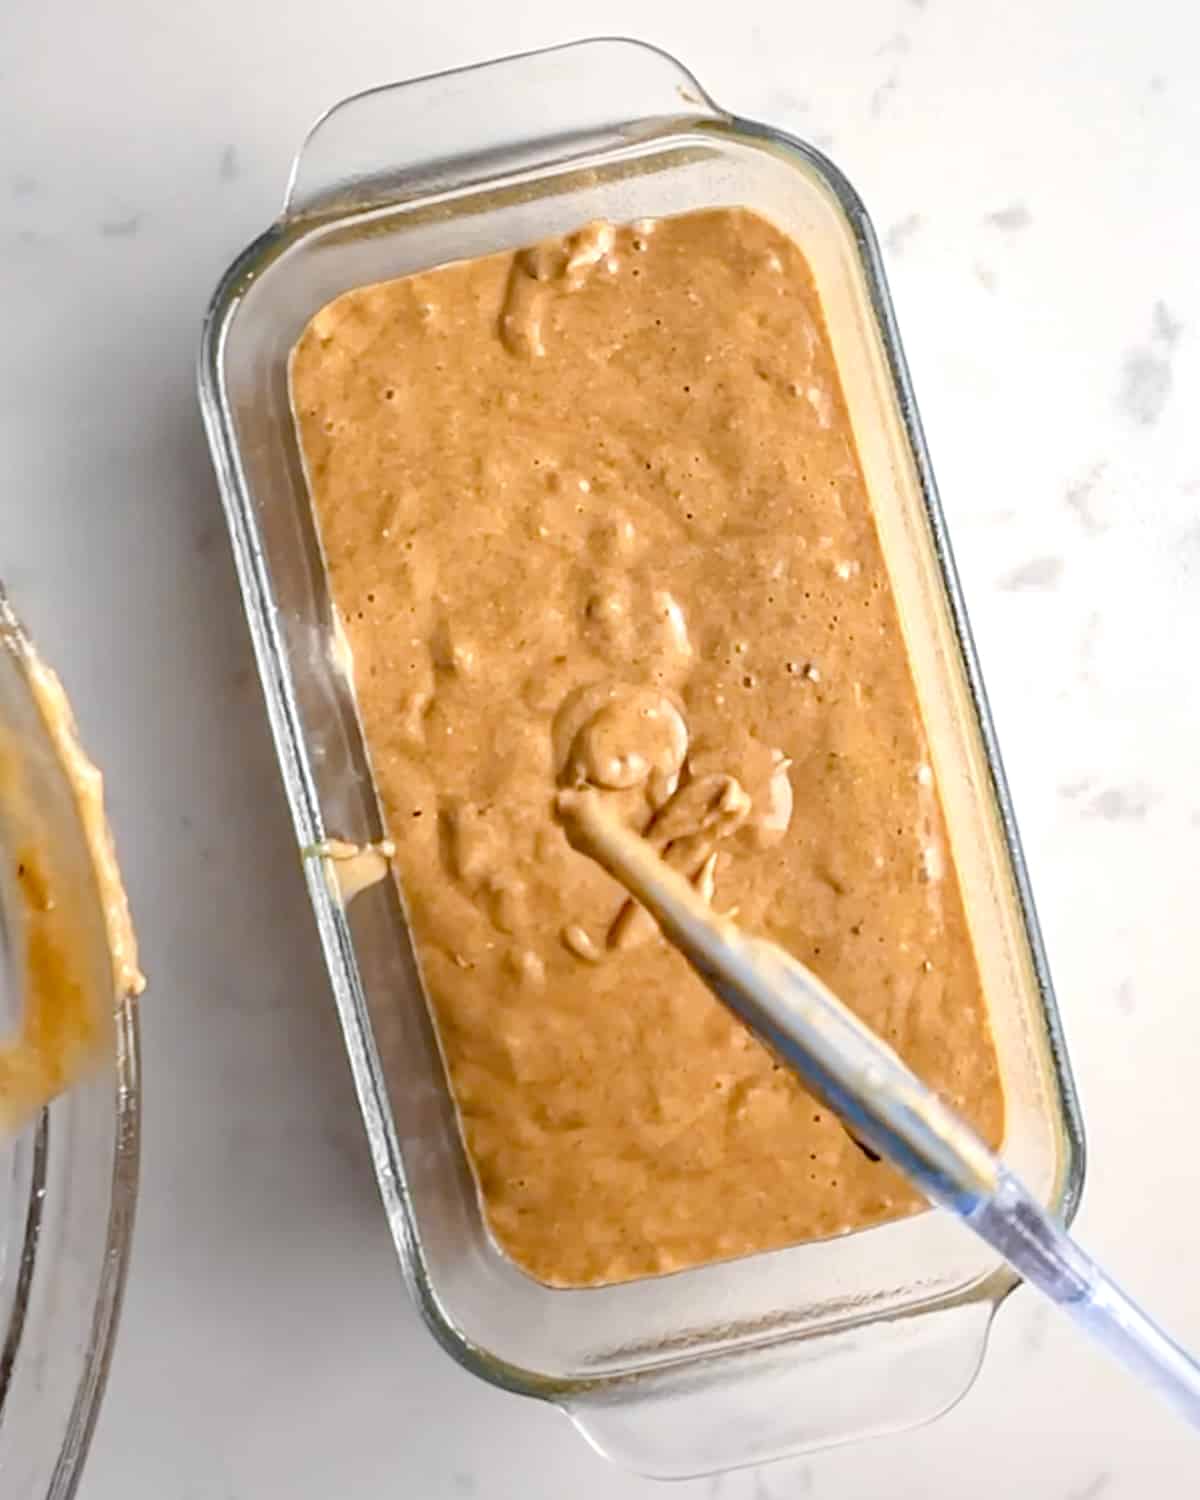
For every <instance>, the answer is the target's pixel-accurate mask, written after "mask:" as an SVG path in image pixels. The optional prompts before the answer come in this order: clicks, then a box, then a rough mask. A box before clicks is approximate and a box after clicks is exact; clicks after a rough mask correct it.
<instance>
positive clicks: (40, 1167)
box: [0, 596, 138, 1500]
mask: <svg viewBox="0 0 1200 1500" xmlns="http://www.w3.org/2000/svg"><path fill="white" fill-rule="evenodd" d="M0 601H2V596H0ZM27 666H28V656H27V647H26V644H25V641H24V637H23V636H22V635H21V633H20V631H19V629H18V627H17V626H16V622H15V621H14V620H13V619H12V617H11V615H10V614H9V612H8V610H7V607H6V606H5V605H3V603H2V602H0V740H2V741H3V744H4V747H5V751H6V754H7V756H8V757H9V758H10V762H9V763H10V764H12V765H15V767H16V774H17V775H18V776H19V777H20V778H21V781H22V784H23V790H22V796H21V798H19V799H15V798H6V797H0V851H2V853H3V860H2V861H0V866H2V868H0V1036H3V1035H12V1034H13V1033H14V1032H15V1031H16V1029H17V1027H18V1025H19V1023H20V1018H21V1016H22V1014H23V1011H24V1007H25V1003H26V997H27V995H28V993H29V986H30V975H29V972H28V966H27V958H26V950H25V944H24V943H23V941H22V931H23V910H22V904H21V901H22V898H21V895H20V891H19V888H18V886H17V882H16V879H15V868H16V861H17V859H18V857H19V851H20V850H21V849H22V847H23V846H25V844H26V843H27V840H28V838H29V836H30V829H29V826H28V823H29V818H30V816H31V815H32V816H34V817H35V818H36V823H37V830H38V835H39V848H40V850H41V853H42V857H43V858H44V860H45V862H46V864H47V866H48V867H49V868H50V869H51V870H52V871H53V875H54V885H55V888H56V889H57V890H60V891H65V892H67V902H68V904H69V906H70V915H71V930H72V934H73V938H74V939H75V947H74V949H73V953H74V961H75V963H76V965H77V966H78V969H77V971H78V973H79V975H80V976H81V978H82V979H83V981H84V982H86V983H88V984H94V985H96V986H98V988H97V989H96V990H94V991H93V993H94V994H95V995H96V996H97V997H105V998H106V997H107V995H108V994H110V993H111V992H112V989H113V969H112V958H111V954H110V951H109V943H108V935H107V930H106V926H105V916H104V909H103V904H102V901H101V897H100V889H99V886H98V883H97V877H96V871H95V867H94V864H93V858H92V846H91V844H90V843H89V841H88V837H87V832H86V829H85V827H84V823H83V819H82V817H81V814H80V810H79V807H78V804H77V802H76V799H75V796H74V793H73V791H72V786H71V782H70V781H69V779H68V777H67V774H66V772H65V770H64V768H63V765H62V762H61V759H60V754H59V744H58V742H57V741H56V740H55V738H54V737H53V736H52V735H51V734H50V733H49V731H48V730H47V727H46V724H45V722H44V720H43V718H42V713H41V710H40V708H39V704H38V700H37V697H36V695H35V693H34V692H33V691H32V689H31V686H30V681H29V676H28V671H27ZM102 1009H106V1007H102ZM104 1020H105V1022H106V1023H107V1015H105V1016H104ZM95 1050H97V1051H98V1056H96V1057H95V1058H94V1059H93V1060H92V1064H91V1066H90V1068H89V1070H88V1071H87V1072H86V1074H85V1076H84V1077H83V1078H82V1079H81V1080H80V1081H79V1082H77V1083H76V1084H75V1085H74V1086H73V1087H72V1088H71V1089H70V1090H69V1091H68V1092H66V1093H64V1094H63V1095H61V1096H60V1097H59V1098H57V1099H56V1100H55V1101H54V1102H53V1103H52V1104H50V1105H49V1106H48V1107H46V1108H45V1109H43V1110H41V1111H40V1112H39V1113H38V1114H37V1115H36V1116H35V1117H34V1118H33V1119H32V1120H30V1121H29V1122H28V1123H27V1124H26V1125H25V1126H24V1127H23V1128H22V1129H20V1130H19V1131H18V1132H17V1133H16V1134H15V1135H5V1134H2V1133H0V1495H3V1496H4V1500H67V1497H69V1496H71V1495H73V1494H74V1493H75V1490H76V1486H77V1484H78V1481H79V1476H80V1471H81V1469H82V1465H83V1460H84V1458H85V1456H86V1453H87V1448H88V1443H89V1441H90V1439H91V1435H92V1429H93V1427H94V1425H95V1421H96V1414H97V1410H98V1408H99V1404H100V1398H101V1395H102V1394H103V1390H104V1382H105V1377H106V1375H107V1373H108V1366H109V1360H110V1356H111V1353H112V1344H113V1336H114V1334H115V1331H116V1326H117V1316H118V1312H119V1310H120V1304H121V1293H122V1289H123V1286H124V1282H125V1270H126V1265H127V1262H128V1256H129V1245H130V1232H131V1229H132V1227H133V1209H134V1201H135V1198H136V1194H137V1177H138V1042H137V1013H136V1005H135V1002H134V1001H132V1000H130V999H128V998H121V999H119V1000H118V1002H117V1004H116V1005H115V1007H114V1009H113V1024H112V1025H111V1026H108V1025H107V1024H105V1025H104V1026H103V1028H102V1032H101V1035H100V1037H99V1039H98V1041H97V1042H96V1044H95Z"/></svg>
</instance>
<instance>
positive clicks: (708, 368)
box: [291, 210, 1003, 1286]
mask: <svg viewBox="0 0 1200 1500" xmlns="http://www.w3.org/2000/svg"><path fill="white" fill-rule="evenodd" d="M291 379H292V394H293V401H294V406H295V411H296V414H297V420H298V423H299V428H300V435H301V441H302V446H303V451H304V455H305V459H306V464H307V469H308V474H309V479H310V484H311V488H312V494H313V500H314V504H315V510H316V515H317V520H318V525H319V529H320V534H321V537H322V541H323V545H324V550H325V555H326V558H327V560H328V565H329V572H330V576H331V580H332V589H333V595H334V599H335V602H336V605H337V608H338V610H339V612H340V615H341V618H342V622H343V624H344V627H345V632H346V635H347V637H348V640H349V643H350V646H351V649H352V652H353V660H354V677H355V684H356V688H357V694H358V702H359V705H360V708H361V712H362V717H363V723H364V726H365V731H366V735H367V741H368V744H369V746H370V750H371V755H372V760H373V764H374V768H375V775H376V779H377V784H378V788H379V792H380V795H381V797H382V801H383V805H384V809H385V814H386V819H387V824H388V829H389V832H390V834H391V835H392V837H393V838H394V840H395V843H396V859H395V864H396V868H397V873H398V876H399V879H400V882H401V886H402V889H403V892H404V895H405V897H406V898H407V902H408V907H409V911H410V913H411V917H412V922H413V926H414V929H415V933H416V938H417V942H418V947H419V952H420V956H421V961H422V965H423V969H424V974H425V980H426V984H427V987H428V990H429V994H430V998H431V1000H432V1003H433V1007H434V1011H435V1013H436V1016H437V1021H438V1026H439V1030H440V1033H441V1037H442V1040H443V1044H444V1047H445V1051H446V1056H447V1059H448V1063H449V1067H450V1074H451V1080H452V1084H453V1088H454V1093H455V1096H456V1099H457V1102H458V1106H459V1109H460V1111H461V1115H462V1120H463V1125H464V1129H465V1133H466V1139H467V1144H468V1148H469V1153H470V1156H471V1159H472V1161H473V1164H474V1168H475V1171H476V1173H477V1176H478V1180H479V1185H480V1189H481V1192H482V1197H483V1203H484V1207H485V1210H486V1213H487V1218H488V1222H489V1224H490V1226H491V1229H492V1232H493V1234H494V1235H495V1237H496V1239H497V1240H498V1241H499V1243H500V1244H501V1246H502V1247H503V1248H504V1249H505V1250H506V1251H507V1252H508V1253H509V1254H510V1255H511V1256H512V1258H513V1259H514V1260H515V1261H516V1262H517V1263H518V1264H519V1265H521V1266H523V1267H524V1268H525V1269H526V1270H528V1271H529V1272H530V1273H532V1274H533V1275H534V1276H536V1277H539V1278H540V1279H542V1280H543V1281H547V1282H550V1283H553V1284H556V1285H564V1286H578V1285H590V1284H595V1283H598V1282H605V1281H617V1280H622V1279H625V1278H628V1277H635V1276H644V1275H647V1274H653V1273H655V1272H661V1271H670V1270H675V1269H678V1268H680V1267H683V1266H691V1265H696V1264H698V1263H702V1262H705V1261H711V1260H715V1259H719V1258H723V1257H727V1256H735V1255H744V1254H746V1253H747V1252H750V1251H756V1250H764V1249H768V1248H771V1247H776V1246H781V1245H788V1244H792V1243H795V1242H797V1241H801V1240H807V1239H813V1238H817V1237H821V1236H825V1235H830V1234H836V1233H839V1232H841V1231H844V1230H848V1229H853V1228H857V1227H859V1226H862V1225H866V1224H871V1223H875V1222H877V1221H879V1220H881V1219H887V1218H892V1217H896V1216H898V1215H902V1214H906V1213H908V1212H910V1211H911V1210H912V1209H913V1208H914V1207H916V1206H917V1205H918V1199H917V1196H916V1195H915V1194H914V1192H913V1191H912V1190H911V1189H910V1188H909V1187H908V1186H907V1185H906V1184H905V1183H904V1182H903V1181H901V1180H900V1179H899V1178H898V1177H897V1176H896V1175H895V1174H894V1173H893V1172H892V1171H891V1170H890V1169H888V1168H887V1167H886V1166H883V1165H879V1164H876V1163H873V1162H871V1161H869V1160H868V1159H867V1157H866V1156H865V1155H864V1154H863V1152H862V1151H861V1150H860V1148H859V1147H857V1146H856V1145H855V1144H854V1143H853V1142H852V1141H851V1140H850V1139H849V1137H848V1136H847V1135H846V1132H845V1131H844V1130H843V1128H842V1127H841V1125H840V1124H839V1123H838V1121H837V1120H836V1119H835V1118H833V1117H832V1116H831V1115H830V1114H829V1113H828V1112H827V1111H826V1110H824V1109H822V1108H821V1107H820V1106H818V1105H816V1104H814V1103H813V1101H812V1100H811V1099H810V1098H809V1097H808V1096H807V1095H805V1094H804V1093H803V1091H802V1090H801V1089H800V1088H799V1087H798V1085H797V1084H796V1083H795V1082H794V1081H793V1079H792V1078H791V1076H790V1075H789V1074H788V1073H786V1072H784V1071H782V1070H781V1069H780V1067H779V1066H778V1065H777V1064H776V1063H775V1062H774V1061H773V1060H772V1058H771V1057H770V1056H769V1055H768V1054H767V1053H766V1052H765V1051H764V1050H763V1049H762V1048H761V1047H760V1046H759V1045H758V1044H757V1043H756V1042H755V1041H754V1040H752V1039H751V1038H750V1037H749V1036H748V1035H747V1034H746V1033H745V1032H744V1031H743V1030H742V1028H741V1027H740V1026H739V1025H738V1023H737V1022H735V1021H734V1020H733V1019H731V1017H730V1016H729V1015H728V1014H727V1013H726V1012H725V1011H724V1010H723V1008H722V1007H721V1006H720V1005H719V1004H718V1003H717V1002H716V1001H715V1000H714V999H712V998H711V997H710V995H709V994H708V993H707V991H706V990H705V989H704V988H703V987H702V985H701V984H700V982H699V981H698V980H697V979H696V978H695V977H693V975H692V974H691V973H690V971H689V970H688V969H687V967H686V966H685V964H684V962H683V960H682V959H681V958H679V957H678V956H677V955H676V954H675V953H674V952H673V951H672V950H670V949H668V948H667V947H666V945H665V944H664V943H663V941H662V940H661V938H659V936H658V935H657V933H656V932H655V931H654V930H653V929H652V928H651V927H650V925H649V924H648V923H647V922H646V921H645V920H639V919H640V918H642V914H641V913H640V912H639V911H638V910H637V909H636V908H630V907H628V906H627V905H626V903H625V900H624V896H623V893H622V892H621V890H620V889H619V887H618V886H617V885H616V884H615V882H613V881H612V880H610V879H609V878H608V877H607V876H606V875H604V874H603V873H602V872H601V871H600V870H599V869H598V868H597V867H596V866H595V865H593V864H592V863H591V861H589V860H587V859H586V858H584V857H583V856H582V855H579V854H576V853H575V852H573V851H572V850H571V849H570V848H569V847H568V845H567V842H566V840H565V838H564V836H563V833H562V831H561V829H560V828H559V827H558V826H557V825H556V823H555V821H554V817H553V798H554V793H555V790H556V787H558V786H562V785H580V784H586V785H592V786H597V787H599V788H601V789H602V790H603V792H604V795H605V796H606V797H607V798H609V799H611V805H612V806H613V807H614V808H616V809H617V810H619V812H620V813H621V814H622V815H623V816H624V817H626V818H627V819H628V820H629V821H630V822H631V823H633V824H635V825H636V826H637V827H639V828H641V829H644V830H645V831H646V832H647V834H648V836H649V837H650V838H651V839H653V840H654V841H655V842H656V844H657V846H658V847H659V848H660V849H661V850H663V851H664V853H665V857H666V858H667V859H668V860H669V861H671V862H672V863H674V864H675V865H676V866H677V867H678V868H680V869H682V870H684V871H685V873H686V874H687V875H688V876H689V877H690V878H691V879H693V881H694V882H695V883H696V885H697V886H698V887H699V888H700V889H701V890H703V891H704V892H705V893H706V894H707V895H708V896H709V899H710V900H712V901H713V902H714V903H715V905H716V906H717V908H718V909H720V910H729V909H731V908H736V909H737V912H738V919H739V921H740V922H741V923H742V924H744V925H745V926H746V927H747V928H749V929H750V930H752V931H757V932H761V933H764V934H766V935H769V936H770V937H772V938H774V939H775V940H776V941H778V942H780V943H782V944H784V945H785V946H786V947H788V948H790V949H791V950H792V951H793V952H795V953H796V954H797V955H798V956H799V957H800V958H802V959H803V960H805V961H806V962H808V963H810V964H811V965H812V967H813V968H814V969H815V970H816V971H817V972H818V973H819V974H820V975H821V976H822V977H823V978H824V979H825V980H826V981H827V982H828V983H829V984H830V985H831V986H832V987H833V989H834V990H835V991H836V992H837V993H838V994H839V995H841V996H842V997H843V998H844V999H845V1000H846V1001H848V1002H849V1003H850V1004H851V1005H852V1006H854V1007H855V1008H856V1009H857V1010H858V1011H859V1012H860V1013H861V1014H862V1016H863V1017H864V1018H865V1019H866V1020H867V1021H868V1022H869V1023H870V1024H871V1025H872V1026H874V1027H875V1028H876V1029H877V1030H878V1031H880V1032H881V1033H882V1034H883V1035H884V1036H885V1037H886V1038H887V1039H889V1040H890V1041H891V1042H892V1043H893V1044H894V1045H895V1046H896V1047H897V1048H898V1050H899V1051H900V1052H901V1054H902V1055H903V1056H904V1057H905V1059H906V1060H907V1061H908V1062H909V1063H910V1064H911V1065H912V1066H913V1067H914V1068H915V1069H916V1070H917V1071H918V1072H919V1073H921V1074H922V1075H923V1076H924V1077H925V1078H927V1079H928V1080H929V1081H930V1082H931V1083H932V1084H934V1085H935V1086H936V1087H937V1088H939V1089H940V1090H942V1091H943V1092H944V1094H945V1095H946V1096H947V1097H948V1098H949V1099H951V1100H952V1101H953V1102H954V1103H956V1104H957V1105H959V1106H961V1107H962V1108H963V1109H964V1110H965V1111H966V1113H967V1114H968V1115H969V1116H970V1117H971V1118H972V1119H973V1120H974V1121H975V1122H976V1124H977V1125H978V1126H979V1127H980V1128H981V1129H982V1131H983V1133H984V1134H985V1135H986V1136H987V1137H988V1139H989V1140H990V1141H992V1142H993V1143H995V1142H998V1140H999V1138H1000V1135H1001V1132H1002V1121H1003V1101H1002V1096H1001V1091H1000V1085H999V1081H998V1077H997V1068H996V1059H995V1054H994V1051H993V1046H992V1041H991V1037H990V1034H989V1030H988V1024H987V1019H986V1014H985V1008H984V1001H983V996H982V994H981V992H980V981H979V976H978V973H977V969H976V963H975V958H974V955H973V952H972V948H971V943H970V938H969V935H968V932H967V928H966V924H965V920H964V915H963V910H962V903H961V899H960V895H959V889H958V883H957V879H956V876H955V872H954V870H953V868H952V866H951V863H950V856H949V852H948V849H947V845H946V841H945V836H944V830H943V822H942V815H941V810H940V806H939V801H938V796H937V792H936V790H935V788H934V786H933V778H932V775H931V772H930V769H929V765H928V761H927V752H926V745H925V738H924V734H923V731H922V726H921V723H920V719H919V716H918V710H917V704H916V699H915V695H914V690H913V685H912V681H911V677H910V673H909V668H908V664H907V660H906V657H905V652H904V648H903V644H902V642H901V639H900V635H899V631H898V627H897V622H896V615H895V611H894V607H893V603H892V598H891V594H890V590H889V584H888V579H887V574H886V572H885V570H884V565H883V559H882V557H881V555H880V548H879V542H878V540H877V537H876V533H875V528H874V524H873V521H872V518H871V511H870V506H869V503H868V499H867V496H866V493H865V491H864V487H863V481H862V477H861V474H860V471H859V466H858V461H857V458H856V454H855V448H854V441H853V438H852V435H851V431H850V426H849V422H848V418H847V415H846V412H845V408H844V405H843V400H842V396H841V392H840V388H839V383H838V378H837V374H836V371H835V369H834V366H833V362H832V356H831V352H830V346H829V342H828V338H827V335H826V331H825V327H824V322H823V318H822V313H821V308H820V306H819V303H818V300H817V296H816V292H815V288H814V285H813V281H812V278H811V275H810V273H809V270H808V268H807V266H806V264H805V261H804V259H803V256H802V255H801V253H800V251H799V250H798V249H797V247H796V246H795V245H793V244H792V243H791V242H790V241H789V240H788V239H786V238H785V237H784V236H783V235H782V234H780V233H779V232H778V231H777V230H776V229H774V228H773V227H772V226H770V225H769V224H767V223H765V222H764V221H763V220H761V219H759V218H757V217H755V216H753V215H751V214H749V213H746V212H742V211H732V210H731V211H720V212H708V213H702V214H692V215H688V216H685V217H681V218H676V219H669V220H661V221H658V222H655V223H640V224H637V225H633V226H629V227H625V228H621V229H617V230H615V231H614V230H613V229H612V228H611V227H610V226H606V225H591V226H588V227H586V228H585V229H583V230H581V231H580V232H579V233H578V234H577V235H574V236H572V237H570V238H568V239H567V240H565V241H562V242H554V243H552V244H548V245H542V246H538V247H535V248H534V249H532V250H529V251H524V252H522V253H520V254H518V255H516V256H513V255H508V254H505V255H496V256H492V257H489V258H486V259H482V260H476V261H471V262H468V263H463V264H459V265H453V266H448V267H445V268H443V269H440V270H436V271H432V272H430V273H428V274H426V275H420V276H413V277H407V278H405V279H403V280H397V281H392V282H387V283H384V284H382V285H378V286H370V287H364V288H362V289H360V290H358V291H354V292H350V293H348V294H346V295H345V296H343V297H340V298H338V300H337V301H335V302H333V303H331V304H330V305H329V306H328V307H326V308H324V309H323V310H322V311H321V312H320V313H318V314H317V316H316V317H315V318H314V319H313V321H312V323H311V324H310V325H309V327H308V329H307V330H306V331H305V333H304V336H303V337H302V338H301V340H300V342H299V344H298V345H297V347H296V350H295V352H294V355H293V360H292V369H291Z"/></svg>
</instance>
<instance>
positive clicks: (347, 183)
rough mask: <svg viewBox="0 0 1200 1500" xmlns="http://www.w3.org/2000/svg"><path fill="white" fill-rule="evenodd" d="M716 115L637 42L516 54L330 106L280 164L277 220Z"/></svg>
mask: <svg viewBox="0 0 1200 1500" xmlns="http://www.w3.org/2000/svg"><path fill="white" fill-rule="evenodd" d="M724 118H725V115H724V113H723V112H722V111H721V110H719V109H718V108H717V106H716V105H715V104H714V103H713V102H712V100H711V99H709V98H708V96H707V95H706V94H705V92H704V90H703V89H702V88H701V87H700V85H699V84H698V83H697V82H696V80H695V79H694V78H693V77H692V75H691V74H690V73H689V72H688V71H687V69H686V68H684V67H683V66H682V65H681V64H679V63H677V62H676V61H675V59H674V58H672V57H670V56H668V55H667V53H665V52H660V51H659V50H658V48H656V47H651V46H649V45H647V44H646V43H644V42H635V41H630V40H625V39H621V38H615V37H603V38H596V39H593V40H589V41H582V42H572V43H570V44H569V45H567V46H563V47H552V48H549V49H547V50H546V51H543V52H527V53H524V54H522V55H520V56H516V57H506V58H501V59H499V60H498V61H496V62H488V63H481V64H478V65H477V66H475V67H470V68H458V69H455V70H454V71H452V72H448V73H435V74H431V75H430V76H428V77H426V78H416V79H413V80H412V81H411V82H408V83H397V84H390V85H388V86H386V87H383V88H376V89H370V90H368V91H367V92H366V93H363V94H355V95H352V96H351V97H350V98H349V99H345V100H343V101H342V103H340V104H336V105H334V107H333V108H332V109H331V110H329V111H328V113H327V114H325V115H323V116H322V117H321V118H320V119H319V120H318V121H317V123H316V124H315V125H314V126H313V128H312V129H311V130H310V131H309V133H308V137H307V139H306V140H305V142H304V145H303V146H302V147H301V148H300V152H299V154H298V155H297V157H296V160H295V162H294V163H293V165H292V173H291V177H290V179H289V182H288V190H287V196H286V198H285V200H284V218H285V219H295V218H302V217H308V216H311V215H324V214H326V213H329V212H332V211H336V212H337V213H340V214H344V213H345V212H346V211H347V209H356V208H361V209H369V208H373V207H378V206H382V205H384V204H389V203H397V202H402V201H403V200H404V199H406V198H409V197H413V196H416V195H417V194H420V195H421V196H424V197H427V196H428V195H429V194H430V193H431V192H436V191H437V190H438V188H439V187H441V186H447V187H449V186H454V187H461V186H462V185H464V184H465V183H476V184H478V183H483V182H487V181H488V180H490V179H493V178H498V177H503V176H510V175H511V174H512V173H513V172H514V171H520V169H521V168H522V166H525V165H532V164H534V163H536V164H538V165H539V166H541V167H544V166H545V165H546V163H547V162H553V161H556V160H561V161H569V160H571V159H572V158H574V157H580V156H585V155H588V154H590V153H591V152H593V151H595V150H597V149H599V148H608V149H611V148H612V147H613V146H614V145H619V144H620V143H622V142H623V141H627V142H629V143H633V142H635V141H639V140H644V139H647V138H649V137H653V136H654V135H655V134H657V133H658V132H660V131H662V130H664V129H665V128H668V127H671V126H673V127H676V128H677V127H678V125H679V123H680V122H681V121H686V120H688V119H695V120H697V121H703V120H715V119H724Z"/></svg>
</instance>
